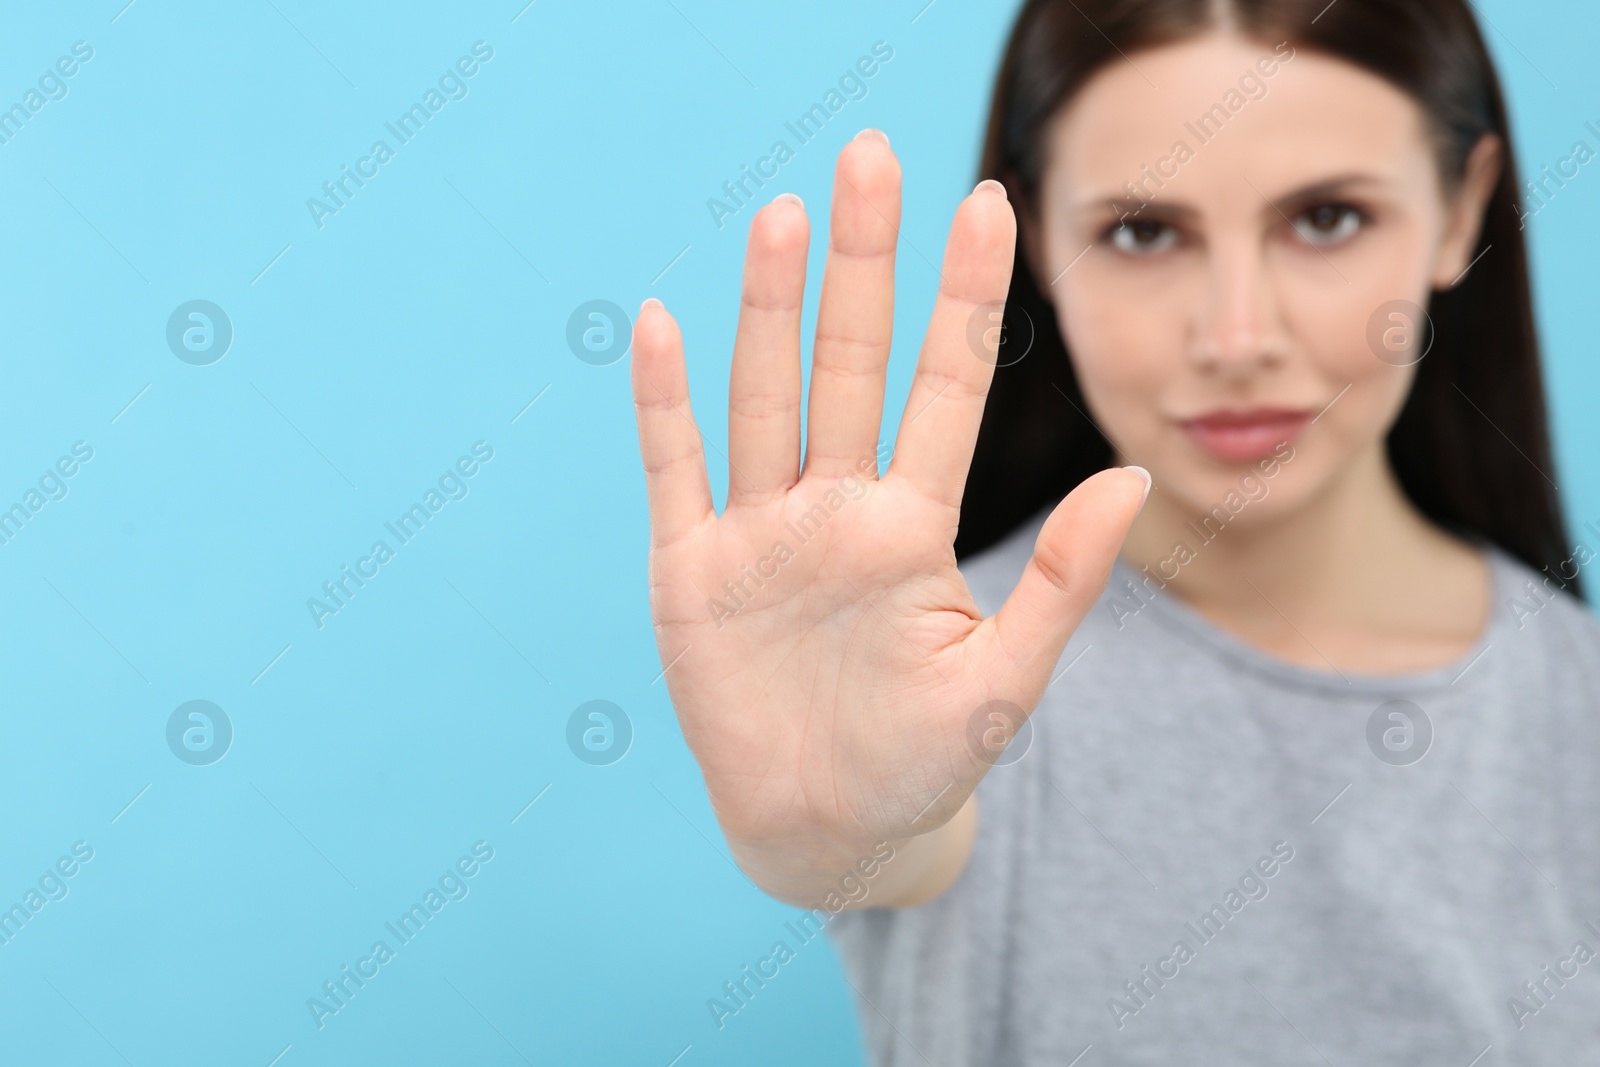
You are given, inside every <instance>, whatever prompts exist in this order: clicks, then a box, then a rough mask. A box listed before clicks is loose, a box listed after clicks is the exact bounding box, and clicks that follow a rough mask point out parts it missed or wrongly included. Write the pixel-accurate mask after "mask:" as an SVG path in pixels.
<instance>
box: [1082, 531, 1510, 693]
mask: <svg viewBox="0 0 1600 1067" xmlns="http://www.w3.org/2000/svg"><path fill="white" fill-rule="evenodd" d="M1474 547H1475V548H1477V549H1478V550H1479V551H1481V552H1483V553H1484V554H1485V555H1486V556H1487V558H1488V562H1489V574H1490V580H1489V585H1490V599H1489V619H1488V621H1487V622H1486V623H1485V625H1484V627H1483V631H1482V632H1481V633H1480V634H1479V635H1478V639H1477V640H1476V641H1474V642H1473V644H1472V647H1471V648H1470V649H1468V650H1467V651H1466V652H1465V653H1464V654H1462V655H1461V656H1458V657H1457V658H1456V659H1455V660H1454V661H1453V662H1451V663H1447V664H1445V665H1443V666H1440V667H1433V668H1429V669H1427V670H1422V671H1412V672H1407V673H1402V674H1356V673H1352V672H1350V671H1343V672H1342V674H1341V673H1340V672H1337V671H1335V670H1334V669H1333V668H1331V667H1329V668H1328V669H1320V668H1317V667H1309V666H1302V665H1300V664H1297V663H1289V662H1287V661H1285V660H1281V659H1278V658H1277V657H1276V656H1273V655H1271V654H1270V653H1267V652H1264V651H1262V650H1261V649H1259V648H1257V647H1256V646H1254V645H1252V644H1250V643H1249V642H1247V641H1245V640H1244V639H1243V638H1241V637H1238V636H1236V635H1234V634H1233V633H1231V632H1229V631H1228V630H1225V629H1223V628H1222V627H1221V626H1218V625H1217V624H1216V623H1214V622H1212V621H1211V620H1210V619H1208V618H1206V617H1205V616H1204V615H1202V614H1200V612H1198V611H1197V610H1195V609H1194V608H1192V607H1190V606H1189V605H1188V604H1186V603H1184V602H1183V601H1182V600H1180V599H1179V598H1178V597H1177V596H1175V595H1173V594H1172V593H1171V592H1167V591H1162V590H1159V589H1158V590H1157V591H1156V593H1155V595H1154V596H1153V597H1149V594H1148V593H1145V594H1144V595H1145V596H1147V597H1149V599H1147V601H1146V603H1145V606H1144V608H1142V609H1141V610H1140V612H1139V614H1140V615H1145V614H1148V615H1150V616H1151V617H1152V618H1153V619H1154V620H1155V621H1156V622H1157V623H1158V624H1159V625H1162V626H1165V627H1167V628H1169V629H1173V630H1177V631H1178V632H1180V633H1183V634H1185V635H1187V636H1189V637H1192V638H1194V639H1195V640H1196V641H1197V642H1199V643H1200V644H1202V645H1204V646H1205V647H1206V648H1208V649H1209V650H1210V651H1212V652H1213V653H1215V654H1217V655H1219V656H1221V657H1222V658H1225V659H1227V660H1230V661H1232V662H1233V663H1236V664H1238V665H1239V666H1242V667H1245V668H1246V669H1248V670H1251V671H1253V672H1255V673H1257V674H1260V675H1264V676H1266V677H1267V678H1269V679H1271V680H1273V681H1275V682H1278V683H1280V684H1284V685H1288V686H1292V687H1294V688H1300V689H1315V690H1318V691H1321V692H1329V693H1344V694H1361V695H1367V694H1378V693H1383V694H1393V693H1417V692H1423V691H1428V690H1435V689H1447V688H1451V687H1453V686H1457V685H1460V686H1462V687H1466V686H1475V685H1476V684H1477V682H1478V680H1479V679H1481V678H1483V677H1484V676H1485V675H1486V674H1487V673H1488V670H1487V664H1486V663H1485V662H1480V661H1485V660H1487V659H1489V658H1490V657H1489V656H1488V652H1489V650H1490V649H1491V648H1492V647H1493V646H1494V644H1495V642H1496V641H1498V640H1500V639H1501V638H1502V637H1503V636H1504V628H1505V626H1506V623H1505V620H1504V619H1503V618H1502V616H1501V613H1500V612H1499V611H1498V610H1496V605H1498V604H1500V603H1502V602H1503V601H1504V600H1505V598H1506V597H1507V596H1514V595H1515V589H1516V569H1515V564H1514V562H1513V561H1512V560H1511V558H1510V557H1509V556H1507V555H1506V554H1505V552H1504V551H1503V550H1501V549H1500V548H1499V546H1497V545H1494V544H1490V543H1488V542H1481V541H1480V542H1476V543H1475V544H1474ZM1143 578H1144V575H1143V574H1142V573H1141V572H1139V571H1137V570H1135V569H1134V568H1133V567H1132V566H1131V565H1129V564H1128V563H1127V562H1126V561H1125V560H1123V559H1121V558H1120V557H1119V558H1118V560H1117V562H1116V565H1115V566H1114V567H1113V568H1112V572H1111V584H1110V586H1109V587H1108V588H1107V593H1108V594H1114V592H1115V591H1116V590H1117V589H1119V588H1123V587H1124V586H1123V583H1124V582H1126V581H1132V582H1134V583H1135V584H1136V585H1138V586H1139V587H1140V589H1141V590H1143V588H1144V586H1143ZM1135 624H1137V623H1136V622H1135Z"/></svg>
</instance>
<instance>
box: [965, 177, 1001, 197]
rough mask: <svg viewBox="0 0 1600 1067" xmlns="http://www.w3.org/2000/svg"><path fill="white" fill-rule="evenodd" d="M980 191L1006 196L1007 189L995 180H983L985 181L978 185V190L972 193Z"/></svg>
mask: <svg viewBox="0 0 1600 1067" xmlns="http://www.w3.org/2000/svg"><path fill="white" fill-rule="evenodd" d="M979 189H982V190H983V191H984V192H986V193H999V194H1000V195H1001V196H1005V195H1006V187H1005V186H1003V185H1001V184H1000V183H999V182H997V181H995V180H994V179H993V178H985V179H983V181H981V182H979V183H978V185H977V188H975V189H973V190H972V191H973V192H977V191H978V190H979Z"/></svg>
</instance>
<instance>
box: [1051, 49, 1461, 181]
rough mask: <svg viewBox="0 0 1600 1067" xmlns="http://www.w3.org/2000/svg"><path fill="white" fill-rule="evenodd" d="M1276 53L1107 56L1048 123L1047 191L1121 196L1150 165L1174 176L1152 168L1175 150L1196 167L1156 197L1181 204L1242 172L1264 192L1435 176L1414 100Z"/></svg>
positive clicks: (1357, 71)
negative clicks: (1335, 178)
mask: <svg viewBox="0 0 1600 1067" xmlns="http://www.w3.org/2000/svg"><path fill="white" fill-rule="evenodd" d="M1274 49H1275V45H1274V44H1272V43H1260V42H1256V41H1251V40H1247V39H1244V38H1240V37H1236V36H1232V35H1223V34H1210V35H1207V36H1204V37H1197V38H1192V39H1190V40H1187V41H1182V42H1179V43H1177V44H1172V45H1166V46H1162V47H1160V48H1153V49H1148V50H1143V51H1138V52H1134V53H1132V54H1130V55H1129V56H1128V57H1127V58H1126V59H1122V58H1118V59H1114V60H1112V61H1111V62H1110V63H1108V64H1107V65H1105V66H1104V67H1102V68H1101V69H1100V70H1098V71H1096V72H1095V74H1094V75H1093V76H1092V77H1091V78H1090V80H1089V81H1088V82H1086V83H1085V84H1084V86H1083V88H1082V89H1081V90H1080V91H1079V92H1078V93H1077V95H1076V96H1074V97H1073V98H1072V99H1071V100H1070V101H1069V102H1068V103H1067V105H1066V107H1065V108H1063V109H1062V110H1061V111H1060V112H1059V113H1058V114H1057V115H1056V116H1055V118H1054V119H1053V120H1052V121H1051V124H1050V128H1049V131H1048V137H1049V142H1050V152H1049V164H1048V167H1047V172H1046V185H1047V187H1049V188H1050V189H1051V191H1052V193H1056V194H1059V193H1067V194H1069V195H1071V196H1072V197H1073V198H1074V199H1078V198H1083V199H1091V198H1101V197H1105V196H1112V195H1124V196H1125V195H1127V194H1126V191H1125V190H1124V188H1123V184H1124V183H1125V182H1128V181H1138V179H1139V178H1140V177H1141V176H1142V174H1143V168H1144V167H1146V166H1148V167H1150V168H1151V170H1153V171H1155V170H1161V171H1163V172H1164V173H1163V177H1166V176H1169V175H1170V173H1171V171H1172V170H1173V169H1174V164H1173V163H1167V164H1163V165H1162V166H1161V167H1159V168H1158V161H1160V160H1162V159H1163V158H1170V157H1172V156H1173V154H1174V150H1175V148H1176V146H1177V145H1178V144H1179V143H1180V142H1181V143H1182V144H1184V145H1185V146H1186V148H1187V150H1188V151H1189V152H1191V153H1192V159H1190V160H1188V161H1184V162H1182V167H1181V171H1180V174H1181V177H1180V178H1179V179H1178V181H1177V182H1173V183H1170V184H1169V186H1168V189H1167V190H1164V191H1163V192H1162V193H1161V197H1162V198H1188V196H1182V197H1180V192H1179V190H1180V186H1181V188H1182V189H1184V190H1187V192H1188V193H1190V194H1193V195H1195V196H1200V195H1203V194H1204V193H1205V191H1206V190H1207V188H1208V187H1213V188H1214V187H1215V186H1216V184H1217V183H1218V182H1227V183H1230V184H1231V185H1233V186H1243V183H1242V182H1240V180H1239V179H1240V177H1241V176H1242V177H1245V178H1248V179H1249V180H1250V182H1251V183H1252V184H1254V185H1256V186H1257V187H1258V188H1260V189H1261V190H1262V191H1263V192H1267V193H1269V194H1270V192H1271V190H1269V189H1268V186H1274V187H1277V188H1278V189H1279V190H1280V191H1283V190H1285V189H1287V188H1288V187H1290V186H1293V185H1296V184H1300V183H1302V182H1305V181H1314V180H1316V179H1318V178H1324V177H1328V176H1330V175H1332V174H1344V173H1349V172H1352V171H1359V172H1363V173H1368V174H1371V175H1374V176H1376V177H1378V178H1380V179H1383V178H1387V179H1393V180H1404V179H1416V178H1418V177H1425V176H1427V175H1431V173H1432V171H1431V164H1432V155H1431V152H1430V149H1429V145H1428V141H1427V138H1426V130H1425V126H1424V119H1423V115H1422V112H1421V109H1420V108H1419V107H1418V106H1417V105H1416V103H1415V102H1414V101H1412V100H1411V98H1410V97H1408V96H1406V95H1405V94H1404V93H1403V92H1401V91H1400V90H1399V89H1397V88H1395V87H1394V86H1392V85H1390V84H1389V83H1388V82H1386V81H1384V80H1383V79H1382V78H1379V77H1378V76H1376V75H1374V74H1370V73H1368V72H1366V71H1364V70H1362V69H1361V68H1359V67H1357V66H1355V65H1354V64H1351V63H1348V62H1345V61H1344V60H1340V59H1336V58H1333V57H1330V56H1326V55H1323V54H1320V53H1316V52H1312V51H1310V50H1308V49H1304V48H1301V49H1298V50H1296V52H1295V53H1294V54H1293V58H1292V59H1289V60H1287V61H1285V60H1284V59H1283V58H1282V57H1281V56H1279V55H1276V54H1275V53H1274ZM1284 54H1285V55H1287V54H1289V50H1288V48H1284ZM1262 61H1268V65H1267V66H1266V67H1265V69H1267V70H1272V71H1273V73H1272V74H1271V75H1270V76H1269V75H1265V74H1263V69H1262V67H1261V66H1258V63H1261V62H1262ZM1202 119H1206V120H1207V121H1206V123H1205V124H1202ZM1219 127H1220V129H1219ZM1243 187H1244V188H1245V189H1246V191H1247V192H1248V186H1243ZM1251 195H1254V194H1251Z"/></svg>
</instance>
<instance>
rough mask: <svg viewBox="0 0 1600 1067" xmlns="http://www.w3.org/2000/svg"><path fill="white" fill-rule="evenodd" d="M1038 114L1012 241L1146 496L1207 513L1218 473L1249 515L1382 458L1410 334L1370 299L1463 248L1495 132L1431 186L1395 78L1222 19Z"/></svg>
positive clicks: (1278, 511) (1436, 275) (1420, 133)
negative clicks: (1031, 181)
mask: <svg viewBox="0 0 1600 1067" xmlns="http://www.w3.org/2000/svg"><path fill="white" fill-rule="evenodd" d="M1156 87H1159V88H1156ZM1047 135H1048V138H1049V144H1048V150H1049V154H1048V157H1047V158H1048V159H1049V163H1048V166H1047V168H1046V171H1045V174H1044V177H1043V183H1042V188H1041V190H1040V199H1039V218H1038V223H1037V228H1034V227H1032V226H1025V228H1024V241H1025V242H1026V244H1025V247H1026V250H1027V253H1028V254H1029V256H1030V259H1031V260H1032V266H1033V269H1034V272H1035V276H1036V277H1039V278H1040V279H1041V284H1042V285H1046V287H1047V289H1048V292H1049V293H1050V294H1051V298H1052V300H1053V302H1054V304H1055V307H1056V311H1057V313H1058V318H1059V321H1060V322H1061V323H1062V327H1063V329H1064V331H1065V334H1066V340H1067V344H1068V348H1069V350H1070V351H1071V353H1072V358H1073V365H1074V367H1075V369H1076V372H1077V375H1078V379H1079V382H1080V383H1081V385H1082V388H1083V391H1084V396H1085V399H1086V400H1087V401H1088V403H1089V407H1090V409H1091V411H1090V414H1092V415H1093V417H1094V419H1095V421H1096V422H1097V423H1098V424H1099V426H1100V428H1101V429H1102V431H1104V432H1105V434H1106V436H1107V437H1108V438H1109V439H1110V440H1111V442H1112V445H1113V446H1114V448H1115V449H1116V451H1117V453H1118V455H1119V461H1120V462H1123V463H1137V464H1140V465H1142V466H1144V467H1147V468H1149V470H1150V471H1151V473H1152V474H1153V475H1154V478H1155V483H1156V485H1157V486H1158V487H1159V488H1160V489H1161V490H1163V493H1160V494H1158V495H1157V496H1156V497H1152V501H1151V503H1152V505H1154V504H1155V503H1156V502H1157V500H1158V498H1160V497H1163V496H1164V497H1165V498H1166V501H1167V506H1169V507H1175V508H1177V509H1179V510H1187V511H1189V512H1191V513H1203V512H1206V511H1209V510H1210V509H1211V508H1212V507H1214V506H1216V505H1217V504H1219V503H1221V502H1222V501H1223V499H1224V497H1225V495H1226V494H1228V493H1229V492H1230V491H1233V492H1237V493H1239V494H1240V495H1244V496H1248V497H1250V498H1251V499H1252V500H1253V501H1256V502H1255V503H1253V504H1252V506H1251V507H1250V508H1249V509H1246V511H1247V512H1248V513H1249V520H1250V521H1253V522H1259V521H1263V520H1267V519H1270V518H1271V517H1272V516H1273V515H1279V516H1281V515H1282V514H1284V513H1285V512H1286V511H1289V510H1293V509H1296V508H1299V507H1303V506H1305V505H1306V504H1307V503H1308V502H1309V501H1312V500H1314V499H1316V498H1318V497H1319V496H1321V495H1323V494H1326V493H1328V492H1330V491H1331V490H1332V488H1333V487H1334V486H1335V485H1336V484H1338V483H1339V482H1340V481H1341V480H1345V481H1348V480H1349V478H1350V476H1351V472H1353V471H1362V470H1366V471H1381V470H1383V466H1382V461H1381V456H1382V444H1383V439H1384V436H1385V434H1386V433H1387V431H1388V429H1389V426H1390V425H1391V424H1392V423H1393V421H1394V419H1395V417H1396V416H1397V415H1398V414H1399V411H1400V408H1401V406H1402V405H1403V403H1404V401H1405V397H1406V394H1407V392H1408V390H1409V388H1410V385H1411V382H1412V379H1413V377H1414V375H1415V372H1416V368H1415V366H1414V365H1412V366H1403V365H1399V364H1404V363H1406V362H1408V360H1409V359H1410V358H1414V357H1413V356H1411V355H1409V354H1408V353H1407V351H1406V350H1404V349H1403V348H1402V349H1400V350H1399V351H1396V346H1398V345H1403V344H1404V343H1405V342H1406V341H1407V339H1408V332H1409V334H1410V335H1411V336H1415V337H1422V336H1425V333H1424V331H1423V329H1422V324H1420V323H1418V322H1416V321H1415V317H1414V316H1412V315H1408V314H1406V313H1405V312H1404V311H1399V312H1394V310H1393V309H1392V308H1386V307H1385V305H1389V304H1390V302H1392V301H1396V300H1404V301H1409V302H1410V303H1411V304H1413V305H1417V306H1418V307H1425V306H1426V305H1427V301H1428V294H1429V292H1430V290H1431V289H1434V288H1446V287H1448V286H1449V285H1451V284H1452V282H1453V281H1454V280H1456V279H1457V277H1458V276H1459V275H1460V274H1461V273H1462V272H1463V271H1464V270H1465V269H1466V268H1467V266H1468V263H1469V259H1470V254H1471V249H1472V247H1473V244H1474V242H1475V240H1476V236H1477V227H1478V225H1479V220H1480V219H1481V215H1482V207H1483V204H1484V202H1485V201H1486V199H1487V196H1488V194H1489V192H1490V191H1491V190H1492V187H1493V180H1494V177H1495V167H1496V163H1495V152H1496V145H1494V144H1493V143H1492V138H1490V139H1486V140H1485V142H1484V143H1482V144H1480V145H1479V146H1478V149H1479V150H1478V151H1475V152H1474V153H1473V161H1472V163H1471V164H1470V165H1469V168H1468V177H1467V179H1466V180H1464V181H1462V182H1460V183H1457V184H1456V186H1455V187H1454V188H1453V189H1446V188H1444V187H1443V186H1442V183H1441V181H1440V178H1439V174H1438V171H1437V166H1436V162H1435V157H1434V153H1433V150H1432V147H1431V146H1430V143H1429V140H1428V137H1427V133H1426V129H1425V126H1424V116H1423V113H1422V112H1421V110H1420V109H1419V108H1418V107H1417V106H1416V105H1415V104H1414V103H1413V102H1412V101H1411V100H1410V98H1409V97H1407V96H1405V95H1404V94H1403V93H1401V92H1400V91H1399V90H1397V89H1395V88H1393V87H1391V86H1390V85H1389V84H1388V83H1387V82H1385V81H1383V80H1381V79H1379V78H1378V77H1376V76H1374V75H1371V74H1368V73H1366V72H1364V71H1362V70H1360V69H1359V68H1357V67H1355V66H1353V65H1350V64H1348V63H1345V62H1343V61H1341V60H1337V59H1333V58H1329V57H1325V56H1322V55H1319V54H1316V53H1313V52H1311V51H1309V50H1303V49H1302V50H1300V51H1299V52H1296V51H1295V50H1294V49H1293V48H1291V47H1290V46H1288V45H1286V44H1285V45H1281V46H1274V45H1273V44H1259V43H1256V42H1253V41H1248V40H1244V39H1240V38H1237V37H1233V36H1228V35H1211V36H1206V37H1201V38H1195V39H1192V40H1189V41H1185V42H1182V43H1179V44H1176V45H1172V46H1168V47H1163V48H1160V49H1153V50H1149V51H1142V52H1138V53H1135V54H1134V55H1133V56H1131V57H1130V59H1129V61H1127V62H1122V61H1120V60H1119V61H1115V62H1113V63H1111V64H1110V65H1108V66H1106V67H1104V68H1103V69H1102V70H1100V71H1099V72H1097V73H1096V75H1095V76H1094V77H1093V78H1092V79H1091V80H1090V81H1089V82H1088V83H1087V84H1086V85H1085V86H1084V88H1083V89H1082V90H1081V91H1080V92H1079V93H1078V94H1077V95H1076V96H1074V97H1073V98H1072V100H1071V101H1069V102H1068V104H1067V105H1066V106H1065V107H1064V108H1063V109H1062V111H1061V112H1060V113H1059V114H1058V115H1057V116H1056V117H1055V118H1054V120H1053V121H1052V122H1051V124H1050V125H1049V127H1048V133H1047ZM1490 254H1492V252H1491V253H1490ZM1052 280H1053V284H1051V282H1052ZM1396 314H1398V317H1394V316H1395V315H1396ZM1374 322H1376V323H1377V328H1376V336H1377V337H1379V338H1380V347H1379V351H1378V352H1375V350H1374V347H1373V345H1372V344H1371V343H1370V342H1369V324H1371V323H1374ZM1415 351H1416V352H1417V353H1420V351H1421V349H1420V348H1418V349H1416V350H1415ZM1379 352H1381V353H1382V358H1380V354H1379ZM1267 469H1270V470H1271V474H1270V476H1268V475H1267V474H1266V473H1265V470H1267ZM1266 489H1270V492H1267V491H1266ZM1240 517H1241V518H1245V515H1244V514H1241V515H1240Z"/></svg>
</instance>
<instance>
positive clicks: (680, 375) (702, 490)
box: [632, 298, 716, 548]
mask: <svg viewBox="0 0 1600 1067" xmlns="http://www.w3.org/2000/svg"><path fill="white" fill-rule="evenodd" d="M632 369H633V410H634V414H635V416H636V417H637V418H638V422H639V455H640V458H641V459H642V460H643V461H644V477H645V490H646V492H647V494H648V496H649V500H650V545H651V547H652V548H659V547H660V546H662V545H665V544H670V543H671V542H673V541H676V540H678V539H679V538H681V537H683V536H685V535H686V534H688V533H690V532H691V531H693V530H694V528H695V527H697V526H699V525H700V524H701V523H702V522H704V521H705V520H706V519H708V518H712V517H714V516H715V514H716V512H715V510H714V508H713V507H712V503H711V485H710V482H709V481H708V479H707V477H706V456H705V447H704V445H703V444H702V442H701V439H700V430H699V428H698V427H697V426H695V423H694V414H693V412H692V411H691V410H690V408H689V378H688V372H687V371H686V370H685V369H684V364H683V335H682V334H681V333H680V332H679V330H678V324H677V322H676V321H674V320H673V318H672V316H671V315H670V314H668V313H667V309H666V308H665V307H663V306H662V305H661V302H660V301H659V300H655V299H653V298H652V299H650V300H646V301H645V302H644V304H643V305H642V306H641V307H640V308H639V314H638V317H637V321H636V322H635V323H634V327H633V368H632Z"/></svg>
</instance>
